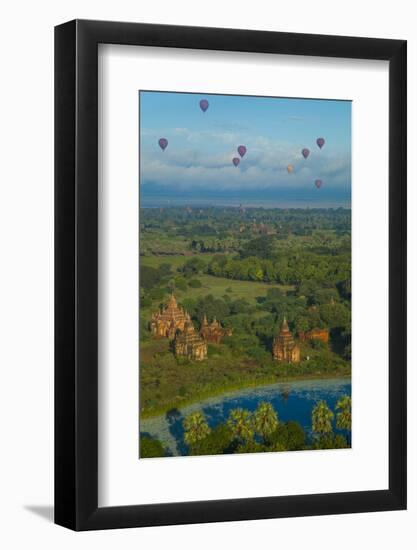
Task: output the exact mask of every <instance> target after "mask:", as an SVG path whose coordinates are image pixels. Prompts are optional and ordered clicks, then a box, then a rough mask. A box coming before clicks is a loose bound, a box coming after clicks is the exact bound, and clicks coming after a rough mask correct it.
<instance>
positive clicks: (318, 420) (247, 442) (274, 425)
mask: <svg viewBox="0 0 417 550" xmlns="http://www.w3.org/2000/svg"><path fill="white" fill-rule="evenodd" d="M349 400H350V397H349V396H347V395H346V396H343V397H342V398H341V399H340V400H339V402H338V404H337V405H336V409H340V408H341V404H343V407H346V406H347V403H348V401H349ZM333 418H334V413H333V411H331V410H330V408H329V407H328V405H327V403H326V402H325V401H320V402H318V403H316V405H315V406H314V408H313V410H312V414H311V433H306V431H305V430H304V429H303V427H302V426H301V425H300V424H299V423H298V422H294V421H290V422H280V421H279V419H278V414H277V412H276V411H275V409H274V407H273V406H272V405H271V404H270V403H265V402H263V403H260V404H259V405H258V407H257V409H256V410H255V411H253V412H250V411H248V410H246V409H241V408H238V409H233V410H231V411H230V413H229V416H228V418H227V420H226V421H225V422H224V423H221V424H218V425H217V426H214V427H212V428H210V427H209V424H208V421H207V419H206V418H205V416H204V414H203V412H202V411H197V412H194V413H192V414H190V415H188V416H186V417H185V419H184V421H183V427H184V435H183V440H184V443H185V445H186V453H187V454H189V455H209V454H211V455H216V454H233V453H242V452H243V453H247V452H251V453H252V452H281V451H301V450H312V449H314V450H316V449H344V448H349V447H350V427H343V428H342V427H340V426H338V425H337V424H336V429H337V430H339V432H340V431H341V430H342V432H341V433H337V432H335V431H334V425H333ZM141 441H147V440H146V439H141ZM142 448H143V447H142ZM147 449H148V448H147V447H145V451H146V452H148V450H147ZM159 450H160V452H161V453H162V454H160V455H159V456H166V455H167V452H166V451H164V450H163V446H162V444H161V443H159ZM141 456H142V457H143V456H150V455H143V454H141ZM152 456H155V455H152Z"/></svg>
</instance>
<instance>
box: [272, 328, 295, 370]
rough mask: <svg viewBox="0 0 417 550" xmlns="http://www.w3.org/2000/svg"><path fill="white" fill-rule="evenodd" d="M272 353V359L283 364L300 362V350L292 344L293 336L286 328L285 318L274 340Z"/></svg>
mask: <svg viewBox="0 0 417 550" xmlns="http://www.w3.org/2000/svg"><path fill="white" fill-rule="evenodd" d="M272 353H273V356H274V359H276V360H277V361H281V362H283V363H299V362H300V348H299V347H298V346H297V344H296V343H295V342H294V338H293V335H292V334H291V331H290V329H289V328H288V323H287V320H286V318H285V317H284V320H283V322H282V325H281V329H280V331H279V333H278V334H277V336H275V338H274V341H273V344H272Z"/></svg>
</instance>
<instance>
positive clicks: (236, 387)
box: [140, 372, 351, 420]
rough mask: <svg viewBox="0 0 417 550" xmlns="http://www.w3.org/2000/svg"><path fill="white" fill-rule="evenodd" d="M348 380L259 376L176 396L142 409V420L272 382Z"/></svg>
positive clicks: (343, 377)
mask: <svg viewBox="0 0 417 550" xmlns="http://www.w3.org/2000/svg"><path fill="white" fill-rule="evenodd" d="M329 379H331V380H340V381H343V380H346V381H349V380H350V379H351V373H350V372H349V373H334V374H332V373H329V372H326V373H312V374H310V375H306V374H300V375H293V376H282V377H280V376H277V375H276V374H275V375H268V376H265V377H263V378H257V379H256V380H246V381H244V382H242V383H240V384H229V385H226V386H223V387H221V388H220V387H219V388H213V389H212V390H207V391H201V392H198V394H196V395H194V396H193V397H190V398H175V399H173V400H172V401H171V402H169V403H168V404H166V405H164V406H162V407H158V408H155V409H153V410H152V411H146V410H142V411H141V413H140V418H141V420H148V419H152V418H155V417H158V416H161V415H163V414H166V413H167V412H168V411H170V410H172V409H183V408H184V407H189V406H193V405H197V404H198V403H200V402H202V401H204V400H207V399H210V398H215V397H221V396H223V395H227V394H230V393H231V392H237V391H243V390H247V389H251V388H262V387H266V386H270V385H271V384H281V383H282V384H285V383H291V382H309V381H314V380H329Z"/></svg>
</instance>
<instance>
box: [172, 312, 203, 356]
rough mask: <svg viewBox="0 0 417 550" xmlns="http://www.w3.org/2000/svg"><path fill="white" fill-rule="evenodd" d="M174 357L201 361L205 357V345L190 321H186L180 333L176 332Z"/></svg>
mask: <svg viewBox="0 0 417 550" xmlns="http://www.w3.org/2000/svg"><path fill="white" fill-rule="evenodd" d="M174 350H175V355H177V356H179V357H188V359H194V360H195V361H203V360H204V359H206V357H207V344H206V342H205V341H204V340H203V338H201V336H200V335H199V334H198V332H196V330H195V328H194V325H193V323H192V322H191V321H187V322H186V323H185V326H184V330H183V331H182V332H177V335H176V336H175V340H174Z"/></svg>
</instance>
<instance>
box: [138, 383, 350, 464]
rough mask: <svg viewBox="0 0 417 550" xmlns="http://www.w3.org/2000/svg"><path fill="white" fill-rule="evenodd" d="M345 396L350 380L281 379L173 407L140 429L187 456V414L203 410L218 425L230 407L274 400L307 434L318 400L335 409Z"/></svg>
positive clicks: (283, 415)
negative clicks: (281, 380)
mask: <svg viewBox="0 0 417 550" xmlns="http://www.w3.org/2000/svg"><path fill="white" fill-rule="evenodd" d="M342 395H351V381H350V379H340V378H331V379H324V380H297V381H294V382H280V383H278V384H271V385H268V386H260V387H257V388H247V389H244V390H238V391H233V392H230V393H225V394H222V395H218V396H216V397H212V398H209V399H206V400H204V401H201V402H199V403H194V404H192V405H187V406H186V407H183V408H179V409H173V410H172V411H169V412H168V413H166V414H164V415H161V416H157V417H153V418H148V419H146V420H143V421H141V425H140V431H141V433H148V434H150V435H151V436H153V437H156V438H158V439H159V440H160V441H161V442H162V444H163V445H164V446H165V447H167V448H168V449H169V451H170V452H171V453H172V455H173V456H180V455H186V454H187V450H186V448H185V446H184V443H183V433H184V432H183V427H182V422H183V420H184V417H185V416H187V414H190V413H191V412H194V411H197V410H202V411H203V412H204V414H205V415H206V418H207V421H208V423H209V425H210V426H211V427H215V426H216V425H217V424H220V423H222V422H224V421H225V420H226V419H227V417H228V415H229V412H230V410H231V409H235V408H237V407H241V408H244V409H248V410H250V411H254V410H255V409H256V408H257V406H258V405H259V403H260V402H261V401H267V402H269V403H272V405H273V406H274V408H275V410H276V411H277V413H278V417H279V419H280V420H281V421H283V422H288V421H289V420H295V421H297V422H299V423H300V424H301V425H302V426H303V428H304V429H305V431H306V433H307V434H310V432H311V410H312V408H313V407H314V405H315V403H317V401H320V400H321V399H324V400H325V401H326V402H327V404H328V405H329V407H330V408H331V409H332V410H334V408H335V405H336V402H337V400H338V399H339V398H340V397H341V396H342ZM335 431H336V432H337V430H335Z"/></svg>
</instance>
